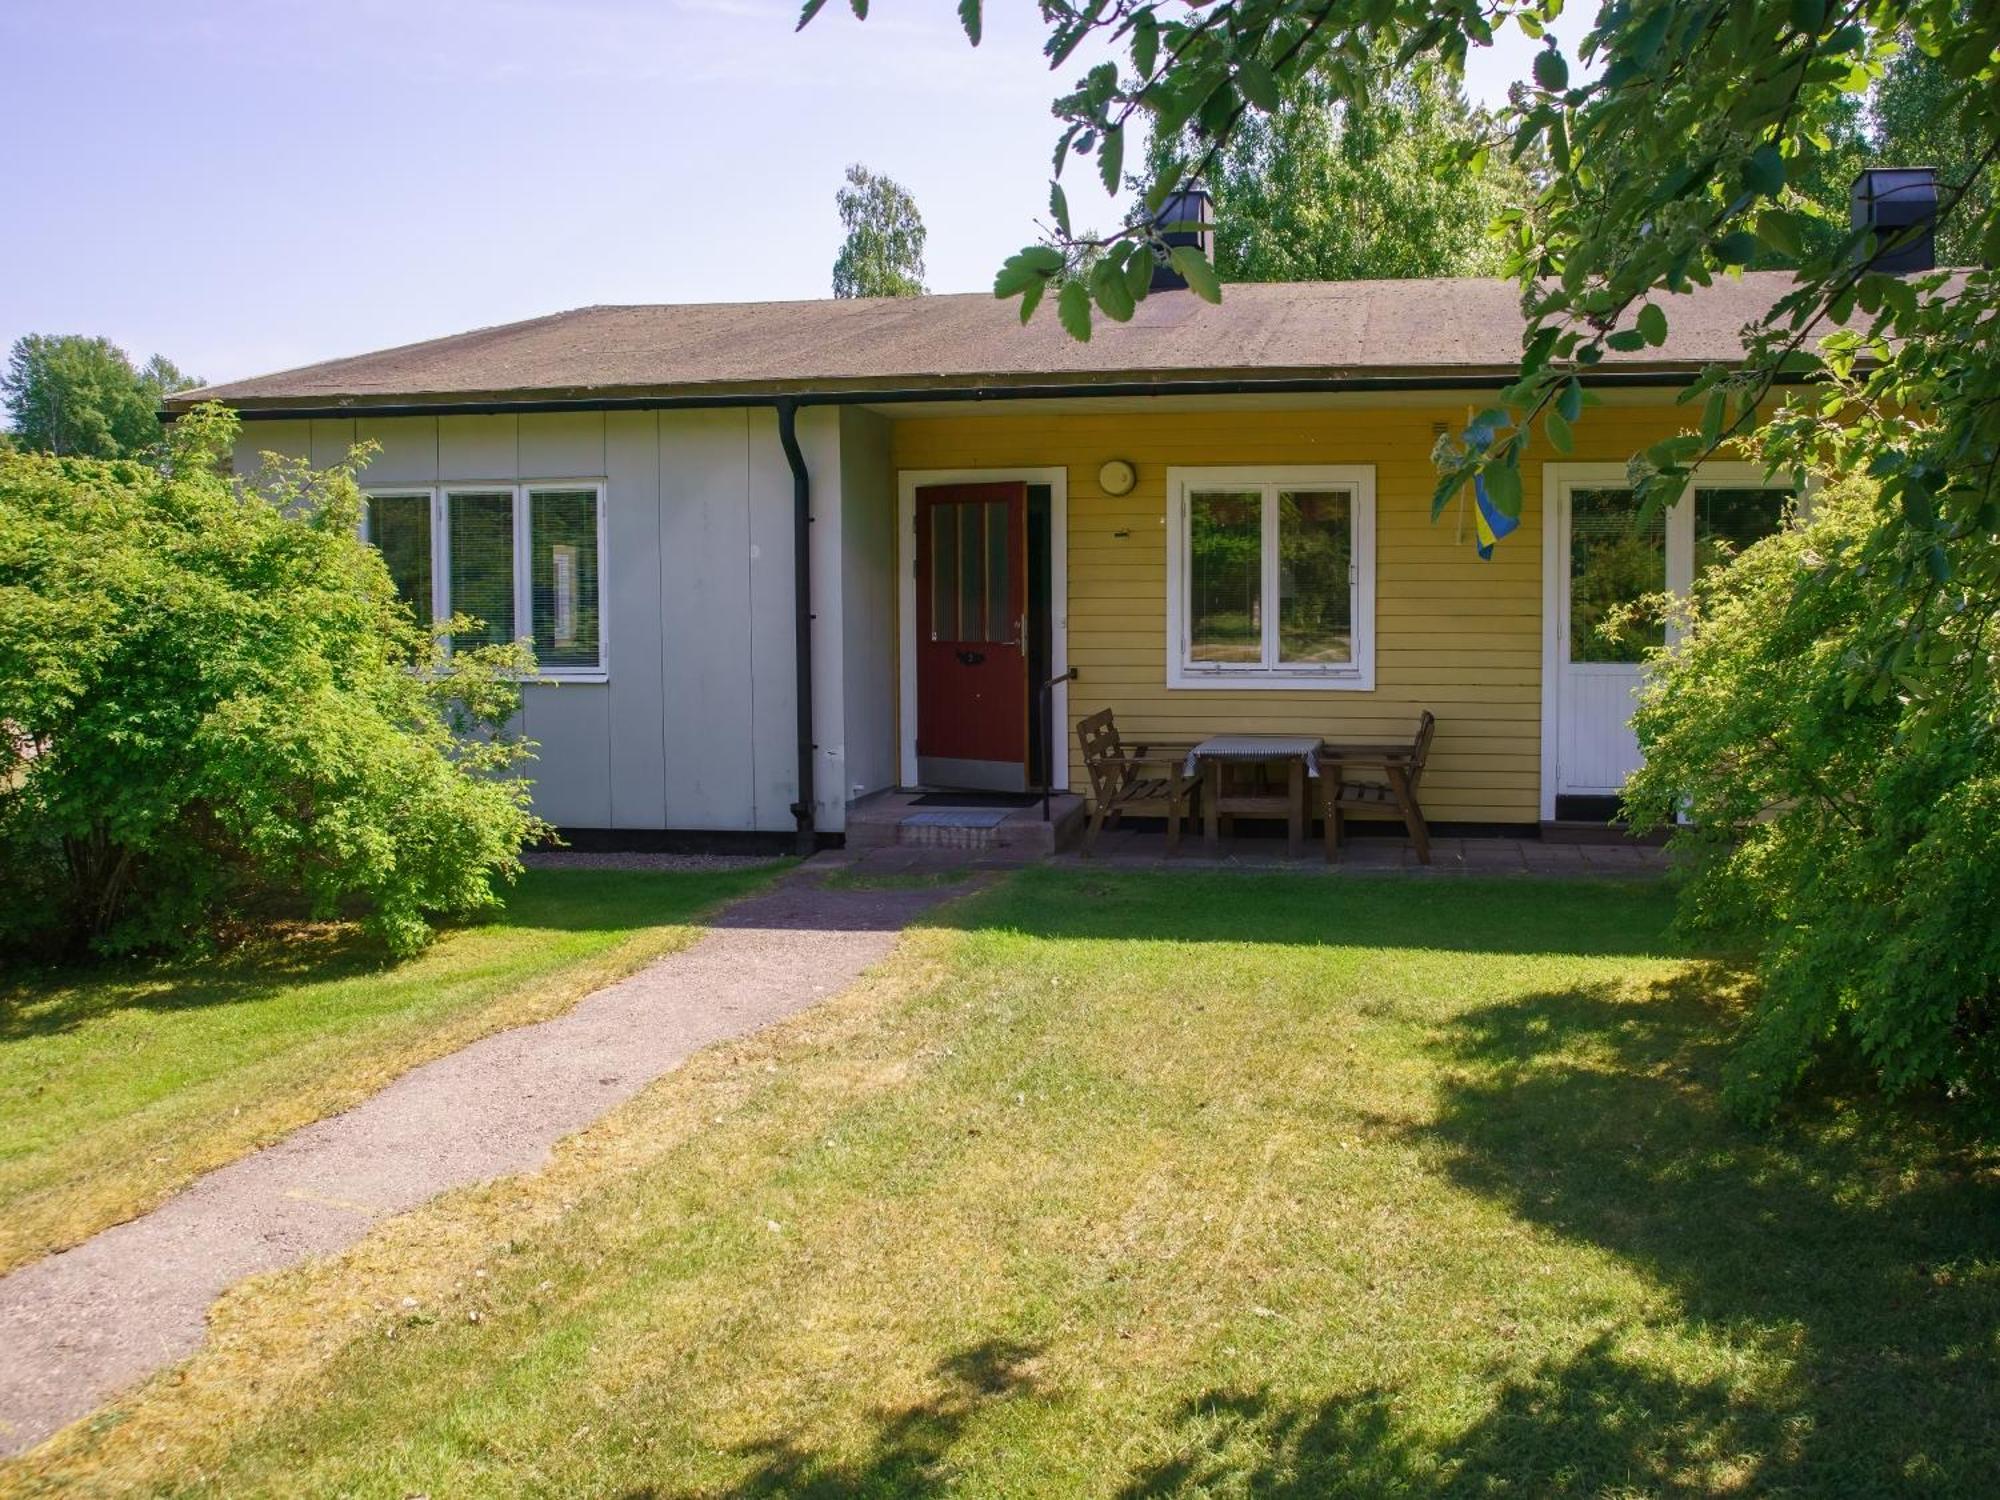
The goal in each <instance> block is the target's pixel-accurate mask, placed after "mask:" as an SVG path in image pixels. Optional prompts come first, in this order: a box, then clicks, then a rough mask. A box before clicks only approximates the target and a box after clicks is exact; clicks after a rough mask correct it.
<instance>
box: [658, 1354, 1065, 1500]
mask: <svg viewBox="0 0 2000 1500" xmlns="http://www.w3.org/2000/svg"><path fill="white" fill-rule="evenodd" d="M1040 1352H1041V1351H1040V1348H1039V1346H1037V1345H1032V1344H1022V1343H1016V1342H1013V1341H1011V1340H1007V1339H988V1340H986V1341H985V1342H983V1343H979V1344H975V1345H973V1346H972V1347H971V1348H969V1349H965V1350H962V1351H960V1352H959V1353H957V1354H954V1355H950V1356H948V1357H947V1358H945V1359H943V1360H941V1361H940V1362H939V1363H938V1366H937V1370H936V1376H937V1379H938V1381H939V1382H940V1383H941V1384H942V1385H943V1387H944V1389H943V1390H942V1391H941V1392H940V1394H938V1395H937V1396H935V1397H933V1398H932V1399H931V1400H928V1401H924V1402H919V1403H917V1404H916V1405H913V1406H905V1407H898V1408H895V1409H892V1410H887V1411H880V1412H877V1413H875V1421H876V1430H875V1432H874V1434H873V1436H872V1439H871V1442H870V1445H869V1448H868V1450H867V1451H866V1452H865V1453H863V1454H861V1455H859V1456H857V1457H854V1458H838V1457H833V1456H830V1455H828V1454H825V1453H819V1452H815V1451H813V1450H812V1449H810V1448H807V1447H804V1446H802V1445H799V1444H797V1443H794V1442H792V1441H791V1440H789V1439H785V1438H772V1439H768V1440H766V1441H764V1442H760V1443H756V1444H754V1445H752V1446H751V1447H749V1448H746V1449H745V1450H743V1451H744V1453H745V1454H746V1455H747V1456H748V1457H750V1458H752V1459H753V1460H754V1461H755V1465H756V1466H755V1467H754V1468H753V1469H752V1470H751V1471H750V1473H748V1474H746V1475H745V1476H744V1477H743V1478H742V1479H740V1480H738V1481H736V1482H735V1483H734V1484H732V1485H730V1486H729V1487H728V1488H727V1489H725V1490H721V1491H707V1490H704V1491H703V1493H704V1494H708V1493H719V1494H722V1495H726V1496H729V1497H731V1500H756V1497H765V1496H780V1495H782V1496H786V1497H795V1496H796V1497H803V1500H852V1497H857V1496H864V1495H924V1494H932V1493H935V1492H937V1491H938V1490H939V1489H940V1488H942V1487H943V1486H944V1485H945V1483H946V1482H947V1480H948V1477H949V1476H948V1475H947V1473H946V1469H945V1466H946V1464H947V1462H948V1460H949V1458H950V1454H951V1450H952V1446H953V1444H954V1443H956V1442H957V1441H958V1439H959V1437H960V1435H961V1434H962V1433H963V1432H964V1430H965V1427H966V1424H967V1423H969V1422H970V1421H971V1420H972V1418H973V1417H974V1416H975V1415H976V1414H977V1413H978V1412H979V1410H980V1409H981V1408H982V1407H984V1406H987V1405H989V1404H991V1403H993V1402H996V1401H1004V1400H1007V1399H1008V1398H1010V1397H1013V1396H1016V1395H1021V1394H1026V1393H1029V1392H1032V1391H1033V1390H1034V1388H1035V1377H1034V1361H1035V1358H1036V1356H1037V1355H1038V1354H1039V1353H1040ZM856 1373H857V1375H859V1374H861V1373H862V1372H858V1371H857V1372H856ZM666 1493H667V1492H666V1491H661V1490H655V1489H650V1488H648V1489H638V1490H628V1491H626V1492H625V1493H624V1495H623V1497H622V1500H663V1497H664V1496H665V1495H666Z"/></svg>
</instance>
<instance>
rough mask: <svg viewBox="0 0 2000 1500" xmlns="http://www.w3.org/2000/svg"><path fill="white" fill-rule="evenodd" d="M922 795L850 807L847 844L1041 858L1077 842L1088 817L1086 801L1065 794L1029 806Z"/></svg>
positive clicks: (859, 848) (892, 795) (889, 796)
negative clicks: (961, 803) (960, 803)
mask: <svg viewBox="0 0 2000 1500" xmlns="http://www.w3.org/2000/svg"><path fill="white" fill-rule="evenodd" d="M918 795H919V794H918V793H914V792H888V793H882V794H879V795H877V796H873V797H869V798H867V799H865V800H864V801H861V802H857V803H854V804H853V805H851V806H850V807H849V808H848V810H847V847H848V848H849V849H852V850H854V851H856V852H858V853H865V852H867V851H869V850H874V849H886V848H892V847H894V848H904V849H938V850H947V851H952V852H956V853H967V854H978V855H982V856H987V857H995V858H1002V859H1008V858H1019V859H1023V860H1028V859H1038V858H1040V857H1042V856H1043V855H1047V854H1053V853H1055V852H1056V851H1057V850H1059V849H1062V848H1065V847H1066V846H1068V845H1069V844H1071V843H1074V842H1075V841H1076V839H1077V837H1078V836H1079V835H1080V834H1081V832H1082V829H1083V821H1084V809H1083V799H1082V798H1081V797H1077V796H1074V795H1072V794H1070V793H1067V792H1061V793H1057V794H1056V795H1055V796H1054V797H1053V798H1051V799H1050V804H1049V820H1048V821H1047V822H1046V823H1045V822H1043V821H1042V808H1041V804H1040V803H1039V802H1037V803H1035V804H1033V805H1031V806H1028V807H974V806H967V807H952V806H950V805H949V804H941V805H938V806H921V807H920V806H918V805H917V797H918Z"/></svg>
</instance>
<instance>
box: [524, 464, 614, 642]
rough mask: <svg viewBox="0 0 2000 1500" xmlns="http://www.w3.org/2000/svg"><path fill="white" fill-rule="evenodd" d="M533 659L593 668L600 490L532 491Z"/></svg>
mask: <svg viewBox="0 0 2000 1500" xmlns="http://www.w3.org/2000/svg"><path fill="white" fill-rule="evenodd" d="M528 526H529V530H530V536H529V551H528V557H529V566H530V567H531V568H532V569H533V573H532V575H531V577H530V584H531V587H532V590H533V597H534V607H535V658H536V660H537V661H538V662H539V663H540V664H541V665H542V666H545V667H595V666H597V665H598V664H599V662H600V660H601V657H600V656H599V653H598V641H599V639H600V636H599V626H598V621H599V615H598V556H597V492H596V491H595V490H530V491H529V492H528Z"/></svg>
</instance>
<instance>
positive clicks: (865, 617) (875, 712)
mask: <svg viewBox="0 0 2000 1500" xmlns="http://www.w3.org/2000/svg"><path fill="white" fill-rule="evenodd" d="M840 545H841V569H840V574H841V580H842V589H841V627H842V646H841V653H840V656H841V670H842V674H843V676H844V678H845V687H846V691H845V694H844V706H843V711H842V715H841V718H842V723H843V725H844V727H845V730H846V752H847V775H846V779H845V781H844V782H843V783H842V786H843V787H844V788H845V790H846V793H847V795H848V797H849V798H850V799H851V798H854V797H858V796H864V795H866V794H867V793H869V792H875V791H880V790H881V789H882V788H884V787H888V786H894V785H895V784H896V770H897V767H896V762H897V755H896V472H895V468H894V466H893V465H892V464H891V463H890V461H889V424H888V422H886V421H885V420H884V419H883V418H881V417H879V416H876V415H874V414H873V413H870V412H864V411H860V410H857V409H856V408H853V407H843V408H842V409H841V412H840Z"/></svg>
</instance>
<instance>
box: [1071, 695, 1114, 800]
mask: <svg viewBox="0 0 2000 1500" xmlns="http://www.w3.org/2000/svg"><path fill="white" fill-rule="evenodd" d="M1076 738H1077V742H1078V743H1079V744H1080V745H1082V747H1083V763H1084V765H1085V767H1087V768H1088V769H1089V771H1090V786H1091V790H1092V791H1093V792H1094V793H1096V794H1097V795H1098V796H1099V797H1100V798H1102V797H1107V796H1109V795H1110V794H1111V793H1112V792H1113V791H1115V790H1117V787H1118V784H1119V783H1120V782H1121V781H1122V780H1123V779H1124V775H1125V767H1124V762H1123V760H1122V758H1121V757H1122V756H1123V754H1124V748H1125V747H1124V745H1123V744H1122V743H1121V742H1120V741H1119V738H1118V724H1117V722H1116V721H1115V720H1114V719H1113V718H1112V717H1111V710H1110V709H1108V708H1100V709H1099V710H1098V711H1097V712H1096V713H1094V714H1091V715H1090V716H1089V717H1087V718H1083V719H1079V720H1078V721H1077V725H1076Z"/></svg>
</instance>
